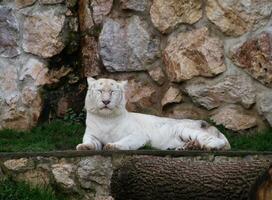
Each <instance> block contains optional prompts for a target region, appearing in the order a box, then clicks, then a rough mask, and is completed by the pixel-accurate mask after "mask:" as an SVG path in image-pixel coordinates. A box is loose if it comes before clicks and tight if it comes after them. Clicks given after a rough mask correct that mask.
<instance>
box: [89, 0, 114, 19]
mask: <svg viewBox="0 0 272 200" xmlns="http://www.w3.org/2000/svg"><path fill="white" fill-rule="evenodd" d="M112 3H113V0H96V1H91V6H92V9H93V20H94V23H95V24H101V23H102V22H103V19H104V18H105V16H107V15H108V14H109V13H110V11H111V8H112Z"/></svg>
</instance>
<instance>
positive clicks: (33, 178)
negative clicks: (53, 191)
mask: <svg viewBox="0 0 272 200" xmlns="http://www.w3.org/2000/svg"><path fill="white" fill-rule="evenodd" d="M16 180H17V181H23V182H26V183H28V184H30V185H31V186H33V187H47V186H49V184H50V175H49V173H48V172H47V171H45V170H42V169H34V170H29V171H26V172H25V173H20V174H19V175H18V176H17V177H16Z"/></svg>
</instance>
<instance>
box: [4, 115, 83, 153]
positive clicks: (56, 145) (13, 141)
mask: <svg viewBox="0 0 272 200" xmlns="http://www.w3.org/2000/svg"><path fill="white" fill-rule="evenodd" d="M84 129H85V128H84V127H83V126H82V125H81V124H75V123H70V122H63V121H60V120H56V121H53V122H51V123H49V124H43V125H41V126H38V127H36V128H33V129H32V130H31V131H26V132H21V131H14V130H2V131H0V152H22V151H25V152H41V151H54V150H68V149H75V147H76V145H77V144H78V143H80V142H81V141H82V137H83V134H84Z"/></svg>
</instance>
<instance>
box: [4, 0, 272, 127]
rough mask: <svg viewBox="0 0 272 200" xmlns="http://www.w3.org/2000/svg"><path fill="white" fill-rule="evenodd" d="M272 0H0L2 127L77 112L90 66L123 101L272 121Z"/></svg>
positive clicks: (160, 111) (155, 110) (242, 120)
mask: <svg viewBox="0 0 272 200" xmlns="http://www.w3.org/2000/svg"><path fill="white" fill-rule="evenodd" d="M271 15H272V2H271V0H248V1H244V0H237V1H223V0H216V1H214V0H169V1H163V0H79V1H76V0H66V1H65V0H15V1H11V0H2V1H1V2H0V24H1V26H0V72H1V73H0V85H1V88H0V105H1V106H0V119H1V120H0V128H13V129H29V128H31V127H33V126H35V125H36V124H37V122H38V121H39V120H48V119H51V118H54V117H63V116H64V115H65V113H66V112H67V110H68V109H69V108H72V109H73V110H74V111H75V112H81V110H82V108H83V103H84V101H83V99H84V95H85V92H86V81H85V78H86V77H87V76H92V77H97V78H99V77H109V78H114V79H117V80H124V79H127V80H129V87H128V90H127V98H128V104H127V108H128V110H130V111H136V112H143V113H150V114H156V115H161V116H170V117H174V118H192V119H200V118H201V119H206V120H207V119H210V120H211V121H213V122H214V123H216V124H217V125H223V126H225V127H226V128H227V129H230V130H233V131H243V130H248V129H251V128H258V129H262V128H265V127H268V126H272V89H271V87H272V16H271Z"/></svg>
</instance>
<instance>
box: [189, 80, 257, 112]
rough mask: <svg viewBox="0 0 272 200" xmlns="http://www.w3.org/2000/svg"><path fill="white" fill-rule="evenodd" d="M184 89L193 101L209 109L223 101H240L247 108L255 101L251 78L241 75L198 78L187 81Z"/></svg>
mask: <svg viewBox="0 0 272 200" xmlns="http://www.w3.org/2000/svg"><path fill="white" fill-rule="evenodd" d="M185 90H186V92H187V93H188V95H189V96H190V97H191V98H192V100H193V102H194V103H197V104H200V105H202V106H204V107H205V108H207V109H208V110H211V109H213V108H217V107H219V106H221V105H222V104H224V103H240V104H242V105H243V106H244V107H245V108H249V107H250V106H251V105H252V104H254V103H255V98H256V93H255V92H256V91H255V88H254V86H253V83H252V80H251V79H250V78H248V77H246V76H242V75H240V76H239V75H229V76H226V77H225V78H224V79H223V80H215V81H214V80H202V81H201V80H200V81H195V82H194V81H193V82H191V83H188V84H187V85H186V86H185Z"/></svg>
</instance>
